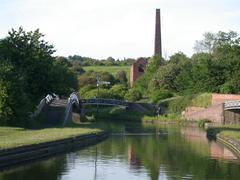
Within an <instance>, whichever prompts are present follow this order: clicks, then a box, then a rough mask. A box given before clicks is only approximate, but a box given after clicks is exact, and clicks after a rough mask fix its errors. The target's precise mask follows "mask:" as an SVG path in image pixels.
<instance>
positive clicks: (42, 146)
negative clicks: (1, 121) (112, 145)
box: [0, 132, 108, 169]
mask: <svg viewBox="0 0 240 180" xmlns="http://www.w3.org/2000/svg"><path fill="white" fill-rule="evenodd" d="M107 137H108V133H106V132H97V133H92V134H86V135H79V136H75V137H70V138H65V139H61V140H56V141H51V142H45V143H39V144H33V145H27V146H21V147H17V148H10V149H2V150H0V169H4V168H7V167H9V166H14V165H18V164H22V163H26V162H29V161H35V160H39V159H42V158H46V157H49V156H53V155H56V154H59V153H65V152H68V151H72V150H76V149H78V148H82V147H86V146H89V145H93V144H96V143H98V142H100V141H102V140H104V139H106V138H107Z"/></svg>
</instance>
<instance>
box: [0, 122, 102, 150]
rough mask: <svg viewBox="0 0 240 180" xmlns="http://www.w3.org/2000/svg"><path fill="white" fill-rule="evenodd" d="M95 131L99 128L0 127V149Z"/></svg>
mask: <svg viewBox="0 0 240 180" xmlns="http://www.w3.org/2000/svg"><path fill="white" fill-rule="evenodd" d="M97 132H100V130H99V129H91V128H48V129H41V130H26V129H23V128H12V127H0V139H1V140H0V149H7V148H16V147H20V146H25V145H32V144H39V143H43V142H50V141H55V140H61V139H65V138H70V137H74V136H79V135H83V134H91V133H97Z"/></svg>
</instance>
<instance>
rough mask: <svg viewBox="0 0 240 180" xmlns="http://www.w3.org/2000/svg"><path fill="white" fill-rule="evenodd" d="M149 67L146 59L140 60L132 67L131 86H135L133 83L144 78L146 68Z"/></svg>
mask: <svg viewBox="0 0 240 180" xmlns="http://www.w3.org/2000/svg"><path fill="white" fill-rule="evenodd" d="M146 65H147V59H146V58H138V59H137V60H136V61H135V62H134V63H133V64H132V65H131V69H130V85H131V87H132V86H133V83H134V82H135V81H136V80H137V79H138V78H139V77H141V76H142V74H143V73H144V70H145V67H146Z"/></svg>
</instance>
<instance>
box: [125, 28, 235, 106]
mask: <svg viewBox="0 0 240 180" xmlns="http://www.w3.org/2000/svg"><path fill="white" fill-rule="evenodd" d="M194 49H195V51H196V52H195V53H194V54H193V55H192V57H190V58H189V57H187V56H186V55H185V54H184V53H182V52H179V53H176V54H174V55H172V56H171V57H170V58H169V60H168V61H166V60H164V59H163V58H160V57H157V56H155V57H152V58H150V59H149V60H148V61H149V63H148V65H147V67H146V70H145V73H144V75H143V76H142V77H141V78H140V79H139V80H137V82H136V83H135V85H134V87H133V88H132V89H130V90H129V97H130V99H131V100H133V101H135V100H139V99H141V98H143V97H149V98H150V99H151V100H152V101H153V102H158V101H159V100H161V99H165V98H167V97H172V96H178V95H189V94H197V93H203V92H210V93H233V94H238V93H240V36H239V35H238V33H237V32H234V31H229V32H221V31H220V32H218V33H210V32H208V33H205V34H204V36H203V39H202V40H199V41H196V44H195V47H194Z"/></svg>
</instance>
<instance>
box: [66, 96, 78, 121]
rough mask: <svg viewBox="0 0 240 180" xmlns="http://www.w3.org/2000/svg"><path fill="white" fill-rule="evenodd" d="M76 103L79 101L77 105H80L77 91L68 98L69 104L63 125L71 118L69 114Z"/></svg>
mask: <svg viewBox="0 0 240 180" xmlns="http://www.w3.org/2000/svg"><path fill="white" fill-rule="evenodd" d="M74 103H77V105H78V106H79V100H78V96H77V94H76V93H72V94H70V96H69V98H68V104H67V106H66V110H65V113H64V121H63V125H65V124H66V123H67V121H68V119H69V115H70V113H71V111H72V105H73V104H74Z"/></svg>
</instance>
